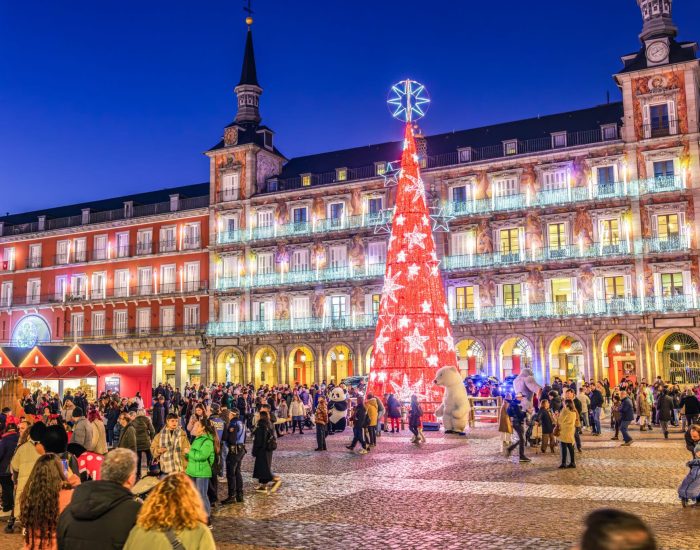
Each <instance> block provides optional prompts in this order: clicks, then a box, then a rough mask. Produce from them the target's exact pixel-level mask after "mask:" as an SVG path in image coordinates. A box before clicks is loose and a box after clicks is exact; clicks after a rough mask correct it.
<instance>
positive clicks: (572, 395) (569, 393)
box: [566, 388, 583, 453]
mask: <svg viewBox="0 0 700 550" xmlns="http://www.w3.org/2000/svg"><path fill="white" fill-rule="evenodd" d="M566 398H567V399H571V400H572V401H573V402H574V407H576V412H577V413H578V420H579V422H580V424H581V426H583V405H581V400H580V399H579V398H578V397H576V390H572V389H571V388H569V389H567V390H566ZM574 440H575V441H576V450H578V452H579V453H580V452H582V449H581V428H580V427H579V428H575V429H574Z"/></svg>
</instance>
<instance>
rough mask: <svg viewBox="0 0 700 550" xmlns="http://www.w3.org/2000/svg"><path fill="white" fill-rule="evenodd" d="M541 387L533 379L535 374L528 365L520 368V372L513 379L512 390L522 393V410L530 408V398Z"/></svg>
mask: <svg viewBox="0 0 700 550" xmlns="http://www.w3.org/2000/svg"><path fill="white" fill-rule="evenodd" d="M541 389H542V388H541V387H540V385H539V384H538V383H537V382H536V381H535V375H534V373H533V372H532V369H531V368H529V367H524V368H522V369H521V370H520V374H519V375H518V376H516V377H515V379H514V380H513V391H514V392H515V394H516V395H517V394H519V393H522V394H523V399H522V401H521V404H520V406H521V407H522V408H523V410H524V411H529V410H531V409H532V407H533V405H532V398H533V396H534V395H535V394H536V393H537V392H539V391H540V390H541Z"/></svg>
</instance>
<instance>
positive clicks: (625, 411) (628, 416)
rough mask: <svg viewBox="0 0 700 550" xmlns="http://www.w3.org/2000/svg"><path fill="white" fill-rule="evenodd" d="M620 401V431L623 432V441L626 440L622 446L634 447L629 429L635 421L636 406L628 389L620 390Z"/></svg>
mask: <svg viewBox="0 0 700 550" xmlns="http://www.w3.org/2000/svg"><path fill="white" fill-rule="evenodd" d="M620 399H621V401H620V431H621V432H622V439H624V440H625V442H624V443H623V444H622V446H623V447H629V446H630V445H632V438H631V437H630V434H629V432H628V431H627V428H628V427H629V425H630V423H631V422H632V421H633V420H634V404H633V403H632V400H631V399H630V398H629V394H628V393H627V390H626V389H623V390H620Z"/></svg>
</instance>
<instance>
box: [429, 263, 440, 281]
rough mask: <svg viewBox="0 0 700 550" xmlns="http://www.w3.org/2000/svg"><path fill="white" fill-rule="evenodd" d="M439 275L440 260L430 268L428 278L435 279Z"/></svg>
mask: <svg viewBox="0 0 700 550" xmlns="http://www.w3.org/2000/svg"><path fill="white" fill-rule="evenodd" d="M439 275H440V260H438V261H437V262H435V263H434V264H433V265H432V266H430V276H431V277H437V276H439Z"/></svg>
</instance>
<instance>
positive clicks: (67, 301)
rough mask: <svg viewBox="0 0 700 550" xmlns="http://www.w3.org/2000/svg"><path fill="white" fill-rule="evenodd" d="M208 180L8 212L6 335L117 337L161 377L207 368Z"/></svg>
mask: <svg viewBox="0 0 700 550" xmlns="http://www.w3.org/2000/svg"><path fill="white" fill-rule="evenodd" d="M208 202H209V197H208V186H207V185H206V184H200V185H190V186H186V187H180V188H173V189H168V190H163V191H157V192H152V193H142V194H139V195H133V196H128V197H120V198H116V199H109V200H105V201H98V202H95V203H91V204H82V205H73V206H68V207H62V208H55V209H50V210H47V211H42V212H29V213H26V214H18V215H14V216H6V217H5V218H2V219H0V253H1V254H2V264H1V265H0V341H3V342H11V343H14V344H20V345H26V346H31V345H34V343H40V342H63V343H65V342H101V343H110V344H112V345H113V347H114V348H115V349H116V350H118V351H120V352H122V354H123V356H124V358H125V359H127V360H128V361H129V362H134V363H142V364H143V363H145V364H149V363H152V364H153V365H154V367H155V369H154V378H155V379H158V380H161V379H169V380H171V381H172V382H173V383H174V384H175V383H177V384H178V385H179V384H180V383H184V381H186V380H187V379H189V378H191V379H194V380H197V379H198V378H199V375H200V361H201V360H202V359H204V360H206V357H202V353H201V351H200V348H201V336H200V335H201V333H202V331H203V330H204V328H203V327H204V324H205V323H206V321H207V318H208V314H209V305H208V288H209V254H208V251H207V245H208V236H209V230H208V225H209V216H208Z"/></svg>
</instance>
